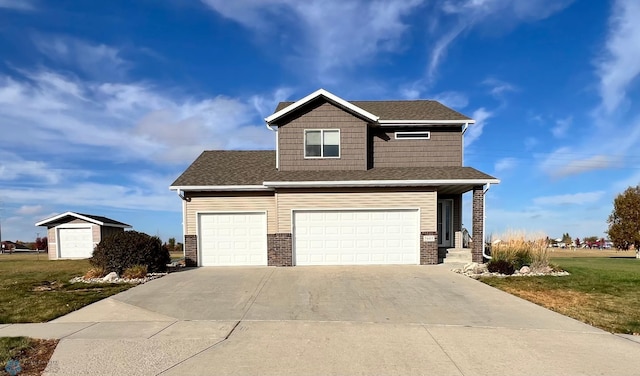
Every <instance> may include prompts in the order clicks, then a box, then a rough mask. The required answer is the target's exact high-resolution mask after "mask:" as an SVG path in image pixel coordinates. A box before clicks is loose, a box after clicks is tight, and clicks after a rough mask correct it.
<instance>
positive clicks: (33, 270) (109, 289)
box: [0, 254, 132, 323]
mask: <svg viewBox="0 0 640 376" xmlns="http://www.w3.org/2000/svg"><path fill="white" fill-rule="evenodd" d="M89 268H90V265H89V261H88V260H54V261H49V260H47V256H46V255H42V254H40V255H36V254H0V323H18V322H44V321H49V320H52V319H55V318H56V317H59V316H62V315H65V314H67V313H69V312H72V311H75V310H77V309H79V308H82V307H84V306H86V305H88V304H91V303H93V302H96V301H98V300H100V299H104V298H106V297H108V296H111V295H113V294H117V293H119V292H121V291H124V290H127V289H129V288H130V287H132V286H131V285H128V284H104V285H103V284H84V283H76V284H71V283H69V280H70V279H71V278H73V277H77V276H80V275H84V273H85V272H86V271H87V270H89Z"/></svg>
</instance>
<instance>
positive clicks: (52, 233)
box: [47, 227, 58, 260]
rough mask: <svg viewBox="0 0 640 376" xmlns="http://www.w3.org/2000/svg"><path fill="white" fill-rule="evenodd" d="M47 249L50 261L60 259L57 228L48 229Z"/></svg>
mask: <svg viewBox="0 0 640 376" xmlns="http://www.w3.org/2000/svg"><path fill="white" fill-rule="evenodd" d="M47 248H48V252H47V254H48V255H49V260H55V259H57V258H58V247H57V242H56V228H55V227H49V228H48V229H47Z"/></svg>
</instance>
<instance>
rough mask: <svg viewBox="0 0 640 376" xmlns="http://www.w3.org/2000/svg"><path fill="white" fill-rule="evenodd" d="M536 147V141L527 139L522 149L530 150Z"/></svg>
mask: <svg viewBox="0 0 640 376" xmlns="http://www.w3.org/2000/svg"><path fill="white" fill-rule="evenodd" d="M536 145H538V139H537V138H535V137H527V138H525V139H524V147H525V149H527V150H531V149H532V148H534V147H535V146H536Z"/></svg>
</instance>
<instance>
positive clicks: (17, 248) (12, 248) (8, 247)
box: [1, 240, 31, 252]
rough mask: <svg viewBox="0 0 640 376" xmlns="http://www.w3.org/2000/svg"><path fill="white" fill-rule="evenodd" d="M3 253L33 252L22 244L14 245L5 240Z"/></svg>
mask: <svg viewBox="0 0 640 376" xmlns="http://www.w3.org/2000/svg"><path fill="white" fill-rule="evenodd" d="M1 247H2V252H27V251H31V249H29V247H27V246H26V245H24V244H21V243H14V242H12V241H9V240H5V241H3V242H2V246H1Z"/></svg>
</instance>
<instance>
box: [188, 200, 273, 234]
mask: <svg viewBox="0 0 640 376" xmlns="http://www.w3.org/2000/svg"><path fill="white" fill-rule="evenodd" d="M189 198H191V201H190V202H187V203H186V213H187V214H186V216H185V221H186V224H185V228H186V231H187V232H186V234H185V235H197V223H196V221H197V218H196V215H197V213H199V212H234V211H266V212H267V233H269V234H275V233H276V232H278V223H277V216H276V201H275V196H274V194H273V192H265V193H262V192H247V193H240V192H239V193H217V194H216V193H213V192H212V193H202V194H190V195H189Z"/></svg>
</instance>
